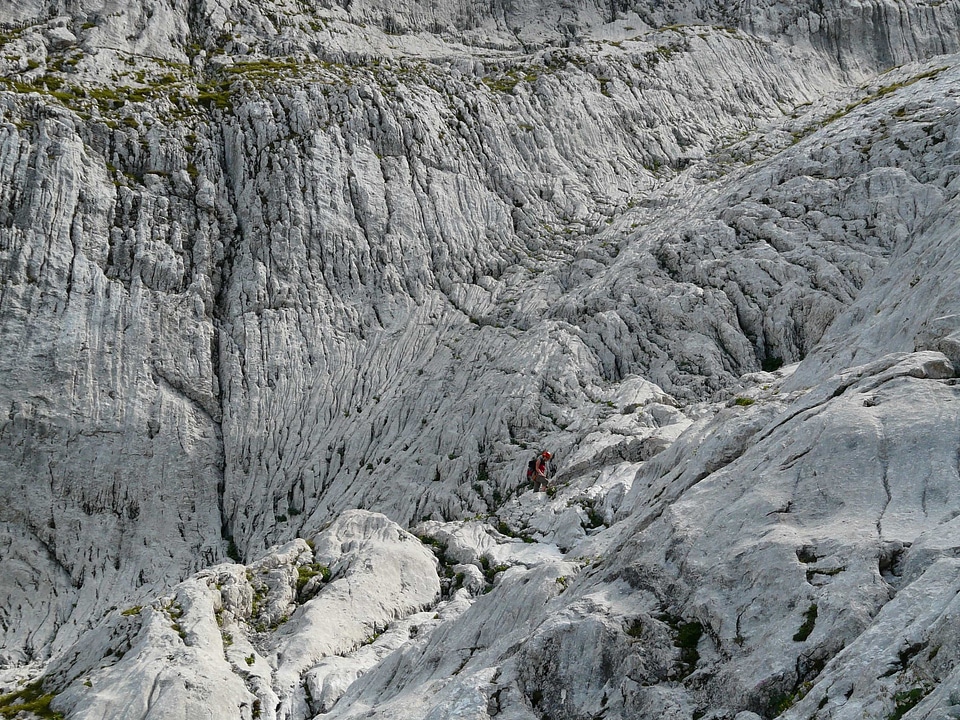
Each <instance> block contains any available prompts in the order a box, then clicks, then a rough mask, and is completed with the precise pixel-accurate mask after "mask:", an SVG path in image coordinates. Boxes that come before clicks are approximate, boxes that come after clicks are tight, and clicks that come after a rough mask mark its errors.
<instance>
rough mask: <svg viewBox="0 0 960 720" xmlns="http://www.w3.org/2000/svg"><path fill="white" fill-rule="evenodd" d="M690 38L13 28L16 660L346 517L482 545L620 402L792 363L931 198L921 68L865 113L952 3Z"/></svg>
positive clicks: (878, 339)
mask: <svg viewBox="0 0 960 720" xmlns="http://www.w3.org/2000/svg"><path fill="white" fill-rule="evenodd" d="M713 7H714V6H713V4H709V6H707V5H706V4H703V5H701V4H698V3H686V4H679V3H674V4H672V5H671V4H651V5H647V4H644V5H642V6H640V5H638V6H636V7H626V6H623V7H621V6H617V7H615V8H608V7H599V6H597V7H594V6H590V7H582V8H581V7H566V6H564V8H563V9H562V10H558V9H557V8H556V7H554V6H553V5H545V6H543V7H539V6H536V7H526V6H525V7H524V9H523V10H522V11H521V10H519V9H514V8H512V6H511V7H499V6H497V5H493V6H489V5H486V6H484V7H483V8H479V7H473V6H468V5H463V6H453V5H444V6H443V7H442V8H436V9H432V10H431V11H429V12H428V11H426V10H425V9H424V8H422V7H420V6H417V5H413V4H411V5H409V6H399V5H397V6H387V5H384V4H377V5H376V7H373V6H366V5H362V4H351V5H350V6H349V7H347V8H342V7H340V6H331V7H329V8H322V7H317V6H311V7H302V6H297V7H296V8H294V7H288V6H282V5H280V4H261V5H258V6H257V7H248V6H247V5H244V4H227V3H224V4H216V5H214V4H209V5H208V4H205V3H191V4H189V5H187V4H181V5H177V4H174V5H173V6H171V7H169V8H167V7H165V8H164V9H162V10H161V9H159V8H157V7H154V6H150V5H146V4H144V5H136V4H135V5H133V6H127V5H124V6H123V7H120V6H119V5H116V6H114V5H112V4H109V3H108V4H103V5H99V4H98V5H93V4H89V5H88V4H83V5H81V6H77V7H73V6H71V7H57V8H54V11H55V12H54V13H53V15H54V17H53V19H49V18H48V15H47V12H48V10H49V8H31V7H29V5H20V6H18V9H17V10H16V15H11V17H10V19H11V20H15V21H17V23H18V25H17V26H16V27H13V26H11V27H9V28H8V29H7V30H6V31H5V32H4V34H3V37H2V40H3V47H2V58H0V66H2V70H3V73H4V80H3V85H4V88H5V89H4V91H3V93H2V98H0V100H2V108H3V123H2V125H0V174H2V181H0V228H2V229H0V263H2V265H0V267H2V279H3V284H2V287H0V334H2V338H3V341H4V342H3V343H2V348H3V349H2V351H0V373H2V375H3V377H4V378H5V381H4V383H2V386H0V402H2V404H3V406H4V407H7V408H9V410H8V412H7V413H6V416H5V418H4V420H3V421H2V425H0V469H2V473H0V475H2V477H3V480H2V483H0V489H2V493H3V497H2V500H3V503H2V509H0V513H2V515H0V523H2V525H0V527H2V531H0V532H2V538H3V540H2V543H0V547H2V548H3V559H4V564H5V568H10V570H9V571H8V572H5V574H4V577H3V579H0V617H2V618H3V623H2V625H0V628H2V632H3V642H2V647H3V651H2V652H3V653H4V659H5V661H6V662H7V663H8V664H9V665H10V666H16V665H18V664H21V663H24V662H28V661H30V660H44V659H46V658H47V657H49V656H51V655H57V654H58V653H60V652H61V651H62V650H63V649H64V648H66V647H67V646H69V645H70V644H71V643H73V642H74V641H75V640H77V638H78V637H80V636H81V634H82V633H83V632H84V631H85V630H86V629H87V628H88V627H90V626H91V625H92V624H93V623H95V622H97V621H98V620H99V619H100V618H101V617H102V616H103V615H104V614H106V613H108V612H109V611H110V610H111V608H112V609H114V610H115V609H116V607H118V606H128V605H132V604H133V603H134V602H136V601H138V600H140V599H144V598H150V597H153V596H154V595H155V594H156V593H158V592H159V591H161V590H163V589H166V588H167V587H169V586H170V585H171V584H172V583H174V582H176V581H179V580H181V579H183V578H185V577H187V576H188V575H190V574H191V573H192V572H194V571H196V570H198V569H200V568H203V567H206V566H208V565H210V564H212V563H215V562H217V561H221V560H224V559H226V558H227V557H228V556H233V557H235V558H238V559H239V558H241V557H242V558H246V559H248V560H253V559H254V558H256V557H259V555H260V554H261V553H262V552H263V551H264V550H265V549H266V548H267V546H269V545H271V544H272V543H276V542H281V541H287V540H290V539H292V538H293V537H295V536H296V535H297V534H299V533H303V532H306V531H308V530H313V529H316V528H318V527H320V526H321V525H322V524H323V523H324V522H327V521H329V520H330V519H332V518H334V517H335V516H337V515H338V514H339V513H340V512H341V511H343V510H344V509H347V508H352V507H363V508H368V509H374V510H379V511H383V512H386V513H387V514H388V515H390V516H391V517H392V518H394V519H395V520H397V521H399V522H401V523H403V524H413V523H415V522H417V521H420V520H422V519H424V518H429V517H433V518H443V519H451V518H463V517H470V516H473V515H476V514H478V513H487V512H494V511H497V510H498V509H499V508H500V507H501V506H502V505H503V503H504V501H505V500H506V499H507V498H509V497H510V496H511V495H512V494H513V493H515V492H516V490H517V488H518V485H519V484H520V482H521V470H522V466H523V464H524V462H525V459H526V455H527V453H528V449H529V448H530V447H533V446H539V445H540V444H541V443H548V444H550V445H551V446H552V447H555V448H557V449H558V450H560V451H561V452H562V451H567V455H568V457H572V456H574V454H575V453H576V451H577V449H578V448H581V447H583V446H584V444H585V440H586V439H587V438H588V437H589V436H590V433H591V431H592V430H593V429H595V428H596V427H598V426H599V425H601V424H603V423H605V422H609V416H610V409H611V408H610V405H609V404H610V403H612V402H613V401H612V400H611V399H610V398H612V397H614V396H615V394H611V393H614V391H615V389H616V387H617V384H618V383H620V382H621V381H623V380H624V379H625V378H628V377H630V376H632V375H642V376H644V377H646V378H648V379H650V380H652V381H654V382H656V383H658V384H659V385H660V386H661V387H662V389H663V390H664V391H665V392H666V393H669V394H670V395H672V396H673V397H674V398H677V399H678V400H679V401H680V402H681V403H691V402H696V401H701V400H706V399H711V398H713V397H714V396H715V394H717V393H721V394H722V393H725V392H728V391H729V388H731V387H735V386H736V384H737V383H738V382H739V377H740V376H741V375H743V374H744V373H747V372H751V371H756V370H759V369H761V367H767V368H772V367H774V366H776V365H777V364H778V363H780V362H788V363H789V362H792V361H796V360H800V359H802V358H804V357H805V356H806V355H807V354H809V353H811V352H812V351H813V349H814V348H815V347H816V346H817V343H818V341H819V340H820V339H821V336H822V335H823V334H824V332H825V331H827V329H828V328H829V327H830V326H831V324H832V323H833V321H834V319H835V318H836V317H837V316H838V315H840V314H841V313H843V312H844V309H845V308H847V307H848V306H850V305H851V304H853V303H854V302H855V300H856V298H857V297H858V294H859V293H860V290H861V288H862V287H863V286H864V284H865V283H867V282H869V281H870V280H871V278H873V277H874V276H875V274H876V273H877V272H882V271H883V270H884V268H886V267H887V266H888V262H889V259H890V257H891V255H893V256H895V257H899V255H898V253H901V252H908V250H906V247H907V246H906V245H905V243H906V242H907V241H908V240H910V239H912V238H914V237H915V236H917V235H918V234H921V233H922V232H923V231H924V230H925V229H926V228H927V226H928V224H929V223H931V222H933V221H934V220H937V221H940V222H942V220H940V219H939V218H940V216H939V215H938V214H937V213H938V212H940V209H941V206H944V205H945V204H947V203H949V202H950V201H951V200H952V198H953V192H954V191H953V190H951V188H952V187H953V185H952V182H953V177H952V175H951V174H950V172H951V171H950V170H949V168H950V167H952V166H953V164H954V161H955V158H954V155H955V152H956V148H955V145H954V141H953V140H952V138H953V137H954V134H953V131H952V129H951V128H952V127H953V126H952V125H950V122H949V121H950V118H952V117H953V115H951V113H952V112H953V110H951V109H950V108H949V107H947V106H944V105H942V104H938V103H932V101H930V100H929V97H935V94H932V95H925V96H924V95H922V94H918V96H917V97H918V99H916V100H911V101H910V102H913V103H915V105H911V104H909V103H905V105H904V109H903V113H902V114H898V113H899V112H900V111H899V109H898V108H894V107H892V106H890V103H891V102H892V100H889V99H888V96H894V95H895V94H896V92H897V91H898V90H899V89H900V88H912V89H913V90H915V91H917V92H918V93H922V92H924V91H925V92H929V88H930V87H931V86H932V84H933V83H941V84H940V85H937V87H938V88H944V89H946V88H950V87H951V85H950V83H949V82H947V81H945V80H944V77H947V76H943V77H941V75H943V73H944V72H946V71H943V70H941V67H943V65H944V64H945V63H940V62H939V61H938V62H935V63H931V64H927V65H916V66H913V67H911V68H909V69H906V70H904V71H902V72H899V73H894V74H893V75H888V76H879V77H876V79H871V78H873V77H874V76H876V74H877V73H879V72H881V71H882V70H885V69H887V67H888V66H890V65H895V64H901V63H905V62H907V61H910V60H914V59H918V58H924V57H928V56H932V55H934V54H937V53H943V52H953V51H956V50H957V47H956V43H957V33H956V28H957V17H958V4H957V3H955V2H945V3H937V4H926V3H880V2H877V3H861V4H858V5H857V6H856V7H855V8H851V7H848V6H847V5H846V4H842V5H839V4H838V5H837V6H836V7H833V6H825V5H824V4H821V3H817V4H816V7H807V6H804V5H796V4H784V3H770V4H767V5H764V6H763V7H759V6H758V5H757V4H746V3H745V4H742V5H741V6H739V7H738V9H737V10H736V11H734V10H729V9H725V10H715V9H713ZM608 10H610V14H611V17H612V15H614V14H615V15H616V18H615V21H614V22H612V23H610V22H608V21H609V20H610V17H608V15H607V11H608ZM11 12H12V11H11ZM61 13H62V14H61ZM676 22H682V23H693V22H696V23H706V24H696V25H675V26H672V27H662V26H665V25H667V24H669V23H676ZM658 28H659V29H658ZM414 32H416V34H414ZM951 67H952V66H951ZM949 77H952V75H950V76H949ZM861 82H862V83H863V85H862V86H860V87H857V86H856V85H857V83H861ZM944 92H945V90H944ZM838 93H847V94H846V95H842V98H843V99H842V100H837V97H840V96H839V95H838ZM924 98H927V99H924ZM880 101H884V102H886V103H887V104H886V105H881V102H880ZM838 103H839V104H838ZM924 103H927V105H924ZM878 107H884V108H886V109H885V110H884V111H883V112H882V113H878V114H877V115H876V116H873V115H871V114H870V113H869V112H867V113H866V114H864V113H863V112H861V114H859V115H857V114H856V113H857V112H860V111H863V110H864V109H866V110H867V111H869V110H871V109H873V108H878ZM925 108H926V109H925ZM924 113H927V114H924ZM791 115H792V117H791ZM854 116H855V117H857V118H860V119H861V120H860V121H862V122H864V123H866V125H865V127H866V128H867V131H868V132H866V134H863V133H859V131H855V130H854V129H852V128H851V126H850V125H849V124H847V123H848V118H849V117H854ZM821 126H823V129H820V130H819V132H817V131H818V129H819V128H821ZM930 128H932V129H930ZM928 129H929V131H928ZM805 138H807V139H806V140H805ZM940 138H942V139H940ZM901 145H902V146H903V147H901ZM777 153H781V154H780V156H779V159H778V161H777V162H776V163H774V164H763V163H760V164H757V163H758V161H762V160H764V159H765V158H768V157H771V156H774V155H776V154H777ZM890 168H896V171H894V170H890ZM916 247H919V246H916ZM913 252H917V251H916V250H914V251H913ZM898 261H899V260H898ZM903 262H905V261H903ZM891 267H894V266H893V265H891ZM896 277H901V274H898V275H896ZM889 282H894V280H890V281H889ZM931 287H932V286H931ZM930 292H931V293H935V291H934V290H932V289H931V290H930ZM861 302H866V301H861ZM938 302H939V301H937V302H934V304H935V305H936V306H937V307H941V305H942V309H941V311H938V312H939V314H938V315H936V316H934V315H930V316H929V318H930V323H933V322H934V320H935V318H939V317H941V316H942V315H945V314H948V313H949V311H950V307H949V303H939V304H938ZM860 312H864V311H862V310H861V311H860ZM847 317H850V316H847ZM844 322H845V323H850V321H848V320H844ZM941 325H942V326H943V332H940V331H937V332H934V333H933V335H931V336H930V338H928V339H929V342H927V344H926V345H925V346H924V347H930V348H931V349H939V350H944V349H946V350H949V349H950V348H951V347H952V345H950V344H949V342H948V340H949V338H947V336H948V335H949V332H948V331H949V327H948V325H949V323H947V324H946V325H944V323H942V322H941ZM837 327H838V328H839V327H841V326H839V325H838V326H837ZM845 327H846V326H845ZM938 327H939V326H938ZM831 332H834V333H839V330H833V331H831ZM931 332H932V331H931ZM928 335H929V333H928ZM829 337H830V341H831V342H832V343H834V344H835V345H844V344H845V343H846V342H847V340H846V339H845V338H847V337H849V335H844V334H834V335H831V336H829ZM944 338H947V339H946V340H945V339H944ZM888 341H889V334H884V333H880V334H878V335H876V336H875V337H874V338H873V340H872V341H871V342H872V343H873V344H872V345H869V346H868V345H867V344H866V341H864V348H865V349H864V350H862V353H863V354H862V355H857V356H856V357H857V359H858V362H859V360H860V359H864V360H865V359H872V356H873V355H875V354H876V352H877V348H878V347H880V346H883V345H884V344H885V343H887V342H888ZM900 344H901V345H902V347H901V346H897V347H896V348H895V349H897V350H906V351H910V350H913V349H914V348H913V347H908V346H909V345H910V344H911V337H910V336H908V335H904V337H903V338H902V342H901V343H900ZM818 357H819V358H821V359H819V360H811V361H810V363H808V365H807V367H810V368H812V367H814V366H813V365H812V364H811V363H813V362H821V363H823V366H822V367H825V368H829V371H830V372H835V371H839V370H841V369H843V368H844V367H846V363H847V361H846V360H845V359H843V360H841V359H837V360H830V359H827V358H826V356H818ZM839 357H840V355H838V358H839ZM831 363H832V364H831ZM817 367H820V366H817ZM805 372H808V371H807V370H801V371H799V372H798V375H797V378H798V380H797V381H796V382H797V383H798V387H799V386H800V381H799V378H801V377H806V378H807V380H806V381H805V382H806V385H805V386H809V385H812V384H814V381H815V380H818V379H820V378H819V375H817V373H819V372H820V371H819V370H817V371H813V370H811V371H809V372H810V373H813V374H811V375H804V374H803V373H805ZM663 412H666V411H663ZM651 422H652V421H651ZM613 434H614V435H615V434H616V433H613ZM610 447H611V448H613V449H611V450H607V451H604V452H607V455H605V456H604V457H607V458H616V459H620V458H627V459H630V460H632V461H636V460H639V459H646V455H645V454H644V453H645V452H647V451H645V450H641V449H638V447H639V446H630V447H631V448H632V449H628V448H627V444H626V443H624V444H622V445H620V444H617V443H613V444H612V445H610ZM641 456H642V457H641ZM598 457H599V456H597V457H593V456H588V457H587V458H586V459H585V460H583V463H582V464H581V465H580V466H579V467H580V470H579V472H581V473H583V472H588V471H589V472H595V471H596V470H597V469H598V466H599V465H601V464H602V462H601V461H600V460H599V459H598ZM571 474H573V470H572V469H571Z"/></svg>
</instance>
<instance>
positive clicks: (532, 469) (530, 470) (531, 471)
mask: <svg viewBox="0 0 960 720" xmlns="http://www.w3.org/2000/svg"><path fill="white" fill-rule="evenodd" d="M539 457H540V456H539V455H537V456H536V457H535V458H533V460H531V461H530V462H528V463H527V480H533V476H534V475H536V474H537V458H539Z"/></svg>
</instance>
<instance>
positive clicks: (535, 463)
mask: <svg viewBox="0 0 960 720" xmlns="http://www.w3.org/2000/svg"><path fill="white" fill-rule="evenodd" d="M552 457H553V455H551V454H550V452H549V451H547V450H544V451H543V452H541V453H540V454H538V455H537V456H536V457H535V458H533V460H531V461H530V462H529V463H528V464H527V481H528V482H530V484H531V485H533V491H534V492H545V491H546V489H547V462H548V461H549V460H550V458H552Z"/></svg>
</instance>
